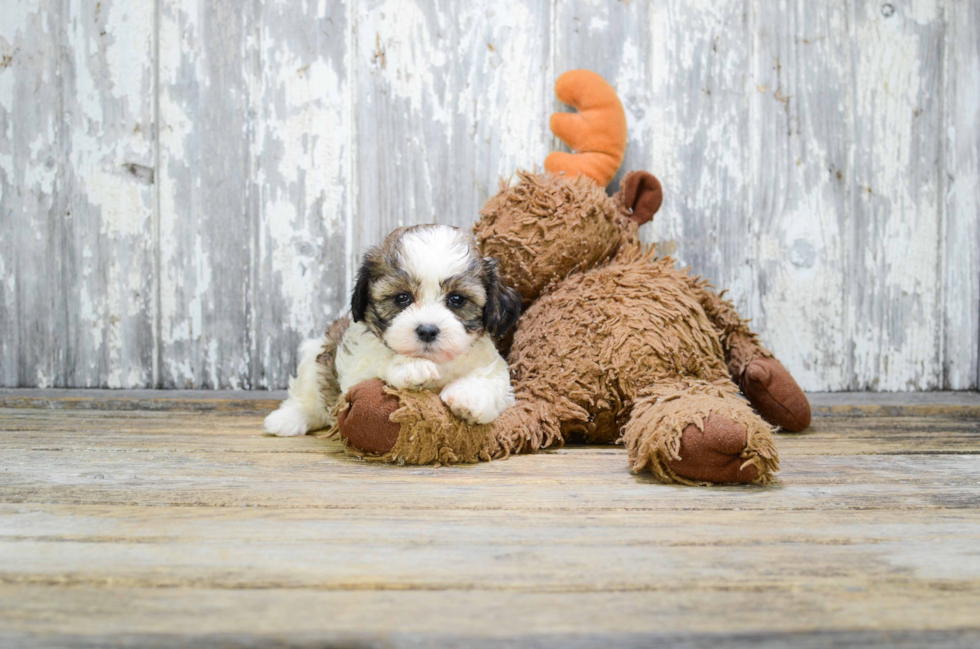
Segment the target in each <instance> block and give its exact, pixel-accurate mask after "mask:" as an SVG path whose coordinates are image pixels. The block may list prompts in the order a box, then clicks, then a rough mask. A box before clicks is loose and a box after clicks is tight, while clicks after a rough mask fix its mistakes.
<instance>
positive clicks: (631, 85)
mask: <svg viewBox="0 0 980 649" xmlns="http://www.w3.org/2000/svg"><path fill="white" fill-rule="evenodd" d="M658 4H664V3H646V2H602V1H601V0H574V1H572V2H559V3H556V5H555V9H556V15H555V23H556V28H555V38H556V43H555V78H557V77H558V75H560V74H562V73H563V72H566V71H568V70H575V69H579V68H584V69H586V70H593V71H595V72H598V73H599V74H601V75H602V76H603V77H604V78H605V79H606V80H607V81H608V82H609V83H610V84H611V85H612V86H613V88H615V89H616V92H617V93H618V94H619V97H620V100H621V101H622V102H623V108H625V110H626V124H627V128H628V133H629V136H628V137H629V139H628V142H627V147H626V157H625V159H624V160H623V166H622V168H621V169H620V171H619V173H618V174H617V175H616V177H615V178H614V179H613V181H612V182H611V183H610V185H609V191H610V192H615V191H617V190H618V189H619V182H620V179H621V178H622V176H623V174H624V173H626V172H628V171H632V170H638V169H643V170H647V171H651V172H653V173H654V174H659V173H660V171H659V166H658V164H657V163H658V162H660V160H659V159H657V158H655V156H654V153H653V151H654V150H655V149H657V148H658V144H659V143H658V142H657V138H658V137H659V135H660V130H661V129H669V128H671V126H672V125H671V124H663V123H657V121H656V120H657V119H658V118H660V117H662V116H661V114H660V111H661V110H662V107H661V106H658V105H657V104H656V102H655V100H654V98H653V93H652V90H651V84H652V83H653V82H654V79H655V78H656V79H662V77H660V75H661V74H662V73H663V72H664V70H660V69H654V68H653V65H652V62H651V56H650V52H651V48H652V47H653V46H654V44H653V43H652V42H651V41H652V39H651V38H650V30H651V27H652V26H653V24H652V23H651V14H652V12H653V11H654V10H655V5H658ZM660 18H661V16H658V17H657V19H658V20H659V19H660ZM670 54H671V57H672V60H671V63H675V61H674V60H673V59H674V58H676V56H677V55H678V54H679V52H677V51H676V50H673V51H671V52H670ZM562 110H566V111H569V110H571V109H570V108H568V107H567V106H563V107H562ZM564 150H566V151H567V150H568V148H567V147H565V148H564ZM672 153H673V154H675V155H676V153H677V152H672ZM674 189H676V188H674ZM670 197H671V198H673V194H671V195H670ZM662 216H663V215H662V214H661V216H658V217H657V218H658V219H660V218H662ZM645 229H646V228H644V230H645Z"/></svg>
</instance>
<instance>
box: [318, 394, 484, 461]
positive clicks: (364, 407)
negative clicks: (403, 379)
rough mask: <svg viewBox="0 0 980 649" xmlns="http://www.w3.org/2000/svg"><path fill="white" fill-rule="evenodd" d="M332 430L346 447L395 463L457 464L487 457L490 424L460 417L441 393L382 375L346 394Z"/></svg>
mask: <svg viewBox="0 0 980 649" xmlns="http://www.w3.org/2000/svg"><path fill="white" fill-rule="evenodd" d="M333 432H337V433H339V434H340V437H341V438H342V439H343V440H344V443H345V444H346V446H347V449H348V452H350V453H351V454H353V455H357V456H360V457H363V458H364V459H369V460H377V461H381V462H391V463H397V464H459V463H465V462H478V461H479V460H481V459H489V456H488V452H487V450H486V449H487V447H488V445H489V444H488V437H489V435H490V434H491V425H490V424H485V425H474V424H468V423H466V422H465V421H463V420H462V419H459V418H458V417H456V416H455V415H454V414H453V413H452V412H450V410H449V408H448V407H447V406H446V404H444V403H443V402H442V399H440V398H439V395H438V394H435V393H434V392H429V391H427V390H421V391H409V390H395V389H393V388H390V387H388V386H386V385H385V384H384V383H383V382H381V381H380V380H378V379H371V380H369V381H362V382H361V383H358V384H357V385H355V386H354V387H352V388H351V389H350V390H349V391H348V392H347V394H345V395H344V397H343V399H342V400H341V403H340V405H339V406H338V409H337V424H336V426H335V427H334V429H333Z"/></svg>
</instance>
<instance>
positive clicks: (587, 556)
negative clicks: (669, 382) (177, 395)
mask: <svg viewBox="0 0 980 649" xmlns="http://www.w3.org/2000/svg"><path fill="white" fill-rule="evenodd" d="M922 401H925V400H924V399H922ZM838 405H839V404H838ZM260 422H261V417H260V416H256V415H235V414H224V413H220V412H195V411H187V412H179V411H176V412H175V411H171V412H139V411H95V410H89V411H86V410H80V411H70V410H57V409H55V410H42V409H20V410H17V409H8V410H4V411H0V427H2V428H7V429H9V430H4V431H0V455H2V457H3V458H4V463H3V471H2V472H0V607H3V610H4V611H5V616H4V617H3V620H2V621H0V643H6V644H12V645H24V646H34V645H36V646H107V645H108V646H111V645H112V644H113V643H120V644H122V643H129V644H130V645H134V644H135V645H146V644H153V645H163V646H167V645H177V644H180V643H183V644H185V645H186V644H194V643H197V644H201V643H204V644H207V643H212V644H213V643H218V644H231V645H233V646H250V645H253V644H263V643H265V644H267V643H269V642H271V641H273V640H275V641H277V642H279V643H281V644H317V643H320V644H322V643H323V642H326V641H335V642H344V643H351V642H353V643H355V644H356V643H368V644H371V643H377V642H380V641H383V642H385V643H386V645H389V646H400V645H406V646H411V645H414V646H419V645H431V644H433V643H438V642H441V641H442V640H446V641H447V642H452V643H455V644H458V645H465V646H474V645H476V646H479V644H480V643H481V642H485V643H487V644H495V646H499V645H500V644H501V643H502V642H503V643H504V644H506V643H507V642H512V643H513V644H514V645H515V646H524V645H526V644H528V642H530V641H534V642H543V643H544V645H547V644H549V642H551V641H553V643H557V644H561V645H562V646H565V645H569V646H575V642H585V641H584V640H583V638H587V639H588V642H586V643H585V644H583V645H582V646H608V645H609V644H611V643H614V642H620V641H621V642H622V643H625V644H629V643H633V644H634V645H635V646H649V645H650V644H657V643H661V644H668V645H669V644H678V643H680V644H682V645H684V644H685V643H686V644H687V645H688V646H690V644H691V643H700V644H702V645H703V644H710V645H712V646H726V645H725V644H723V642H729V643H730V644H729V645H727V646H749V645H752V646H758V645H759V644H760V643H762V644H766V643H769V644H770V645H771V646H808V644H807V643H817V644H816V645H814V646H818V645H819V644H820V642H823V643H826V642H830V641H833V642H838V643H840V642H859V643H861V644H862V645H863V646H875V645H879V646H891V645H893V644H894V643H895V642H896V638H904V639H908V642H909V643H912V644H911V646H920V645H921V646H944V645H948V646H957V644H956V643H960V642H961V641H963V640H964V638H966V640H967V641H969V640H970V639H971V638H972V636H970V635H969V634H970V633H974V632H975V633H980V628H978V627H977V625H976V620H975V617H976V616H975V611H976V609H977V606H978V605H980V561H977V557H976V556H975V555H976V553H975V547H976V545H977V542H978V541H980V509H978V507H977V503H980V486H978V485H980V425H978V424H977V422H976V420H975V419H967V418H956V417H914V416H906V417H858V418H849V417H831V416H827V417H822V418H819V419H818V420H817V421H816V422H815V426H814V427H813V432H812V433H809V434H802V435H780V436H779V439H778V444H779V446H780V450H781V454H782V465H783V471H782V472H781V474H780V479H779V481H778V482H777V483H776V484H775V485H774V486H773V487H770V488H752V487H720V488H713V489H696V488H686V487H671V486H665V485H661V484H658V483H655V482H654V481H653V480H651V479H650V478H647V477H643V476H633V475H631V474H630V473H629V472H628V470H627V468H626V464H625V452H624V450H623V449H622V448H615V447H577V448H569V449H564V450H561V451H558V452H555V453H547V454H544V453H542V454H539V455H532V456H523V457H517V458H513V459H511V460H509V461H506V462H493V463H484V464H479V465H474V466H468V467H442V468H434V467H398V466H382V465H377V464H372V463H366V462H363V461H356V460H353V459H351V458H348V457H346V456H344V455H342V454H341V453H340V450H341V449H340V446H339V444H338V443H337V442H330V441H324V440H320V439H317V438H314V437H311V436H307V437H303V438H298V439H280V438H273V437H268V436H265V435H262V434H260V433H259V432H258V431H259V425H260ZM746 601H751V602H752V604H753V605H752V606H748V607H746V606H745V602H746ZM318 610H325V611H330V614H329V615H326V614H325V615H322V616H318V615H315V614H311V613H310V611H318ZM569 611H575V612H576V614H575V615H569ZM299 612H301V613H302V616H300V615H299ZM173 619H180V620H181V624H180V625H179V628H175V627H174V626H173V624H172V620H173ZM162 620H166V621H167V624H163V623H162V622H161V621H162ZM940 632H943V633H940ZM937 633H938V635H936V634H937ZM583 634H586V635H583ZM855 634H856V635H855ZM542 638H544V640H542ZM904 641H905V640H903V642H904ZM916 643H918V644H916ZM542 646H543V645H542Z"/></svg>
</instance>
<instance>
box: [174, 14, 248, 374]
mask: <svg viewBox="0 0 980 649" xmlns="http://www.w3.org/2000/svg"><path fill="white" fill-rule="evenodd" d="M254 10H255V5H254V3H245V4H242V3H240V2H236V1H234V0H207V1H205V2H200V3H199V2H197V1H196V0H194V1H192V0H161V2H160V21H159V22H160V24H159V40H160V44H159V49H160V61H159V66H160V81H159V83H160V88H159V111H160V135H159V137H160V139H159V148H160V152H159V155H160V165H159V166H160V170H159V171H160V173H159V178H160V179H159V201H160V205H159V211H160V212H159V213H160V223H159V228H160V235H159V243H158V245H159V255H160V262H159V269H158V271H157V272H158V283H159V289H158V290H159V298H158V299H159V305H158V313H157V318H158V319H159V325H158V326H159V341H158V351H157V353H158V366H159V370H158V376H157V377H156V383H157V385H156V386H155V387H164V388H189V387H195V388H228V387H231V388H243V387H248V386H249V379H250V375H249V372H250V358H249V352H250V350H251V341H250V340H249V312H248V301H249V296H250V295H251V285H250V282H251V276H250V271H249V262H250V259H251V246H252V244H253V238H254V237H255V236H256V232H255V206H254V203H253V201H254V199H253V198H251V197H250V195H249V190H250V189H251V187H250V184H249V182H248V178H249V174H250V173H251V172H252V171H253V170H252V169H251V168H250V165H251V164H252V162H253V160H252V157H251V151H250V142H249V139H250V134H251V133H252V130H253V128H254V121H255V120H254V116H253V115H252V114H251V113H250V109H251V108H252V104H251V99H250V96H249V89H250V87H251V83H252V75H254V74H256V73H257V71H256V70H255V69H254V68H253V66H254V65H256V64H257V61H255V60H253V57H254V56H255V52H254V46H253V41H254V38H255V37H256V33H255V30H256V29H257V22H256V18H255V15H254Z"/></svg>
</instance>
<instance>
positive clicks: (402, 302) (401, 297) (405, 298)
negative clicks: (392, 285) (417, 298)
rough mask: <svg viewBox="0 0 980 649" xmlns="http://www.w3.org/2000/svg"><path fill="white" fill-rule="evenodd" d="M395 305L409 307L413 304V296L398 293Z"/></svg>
mask: <svg viewBox="0 0 980 649" xmlns="http://www.w3.org/2000/svg"><path fill="white" fill-rule="evenodd" d="M392 299H394V300H395V304H397V305H398V306H408V305H409V304H411V303H412V296H411V295H410V294H408V293H398V294H397V295H395V297H394V298H392Z"/></svg>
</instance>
